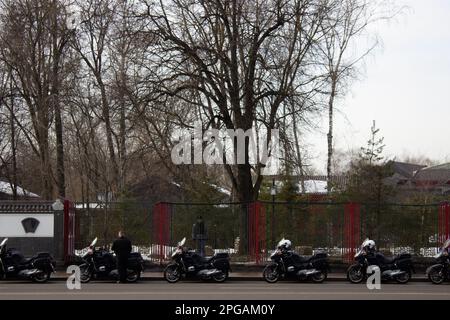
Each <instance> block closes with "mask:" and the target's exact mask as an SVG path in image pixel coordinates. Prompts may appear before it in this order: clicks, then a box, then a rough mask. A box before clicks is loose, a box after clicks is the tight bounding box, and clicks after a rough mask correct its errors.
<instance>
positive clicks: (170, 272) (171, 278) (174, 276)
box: [164, 264, 181, 283]
mask: <svg viewBox="0 0 450 320" xmlns="http://www.w3.org/2000/svg"><path fill="white" fill-rule="evenodd" d="M164 279H166V281H167V282H169V283H175V282H178V281H179V280H180V279H181V270H179V267H178V266H177V265H176V264H169V265H168V266H167V267H166V268H165V269H164Z"/></svg>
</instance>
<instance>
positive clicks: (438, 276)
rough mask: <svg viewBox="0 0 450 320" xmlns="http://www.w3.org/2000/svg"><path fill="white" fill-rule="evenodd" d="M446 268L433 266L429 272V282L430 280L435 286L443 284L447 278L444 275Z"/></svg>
mask: <svg viewBox="0 0 450 320" xmlns="http://www.w3.org/2000/svg"><path fill="white" fill-rule="evenodd" d="M443 269H444V268H443V267H442V266H433V267H431V268H430V270H429V271H428V280H430V281H431V282H432V283H434V284H441V283H442V282H444V280H445V276H444V274H443V271H444V270H443Z"/></svg>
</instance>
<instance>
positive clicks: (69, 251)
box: [64, 199, 75, 263]
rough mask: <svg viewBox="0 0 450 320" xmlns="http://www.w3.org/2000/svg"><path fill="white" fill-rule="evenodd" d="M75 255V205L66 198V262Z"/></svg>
mask: <svg viewBox="0 0 450 320" xmlns="http://www.w3.org/2000/svg"><path fill="white" fill-rule="evenodd" d="M74 255H75V207H74V204H73V202H71V201H69V200H67V199H66V200H64V262H65V263H69V262H70V259H71V258H72V257H73V256H74Z"/></svg>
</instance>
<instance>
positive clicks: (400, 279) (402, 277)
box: [395, 270, 411, 284]
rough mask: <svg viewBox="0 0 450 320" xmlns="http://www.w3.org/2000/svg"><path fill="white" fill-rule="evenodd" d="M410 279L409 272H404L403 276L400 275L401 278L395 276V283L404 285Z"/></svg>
mask: <svg viewBox="0 0 450 320" xmlns="http://www.w3.org/2000/svg"><path fill="white" fill-rule="evenodd" d="M410 279H411V271H409V270H408V271H406V272H405V273H404V274H402V275H401V276H397V277H395V281H397V283H401V284H405V283H408V281H409V280H410Z"/></svg>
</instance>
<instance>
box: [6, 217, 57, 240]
mask: <svg viewBox="0 0 450 320" xmlns="http://www.w3.org/2000/svg"><path fill="white" fill-rule="evenodd" d="M26 218H35V219H37V220H39V222H40V223H39V225H38V227H37V229H36V232H35V233H25V229H24V228H23V225H22V220H23V219H26ZM53 235H54V216H53V214H33V213H30V214H25V213H22V214H0V238H5V237H22V238H42V237H53Z"/></svg>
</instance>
